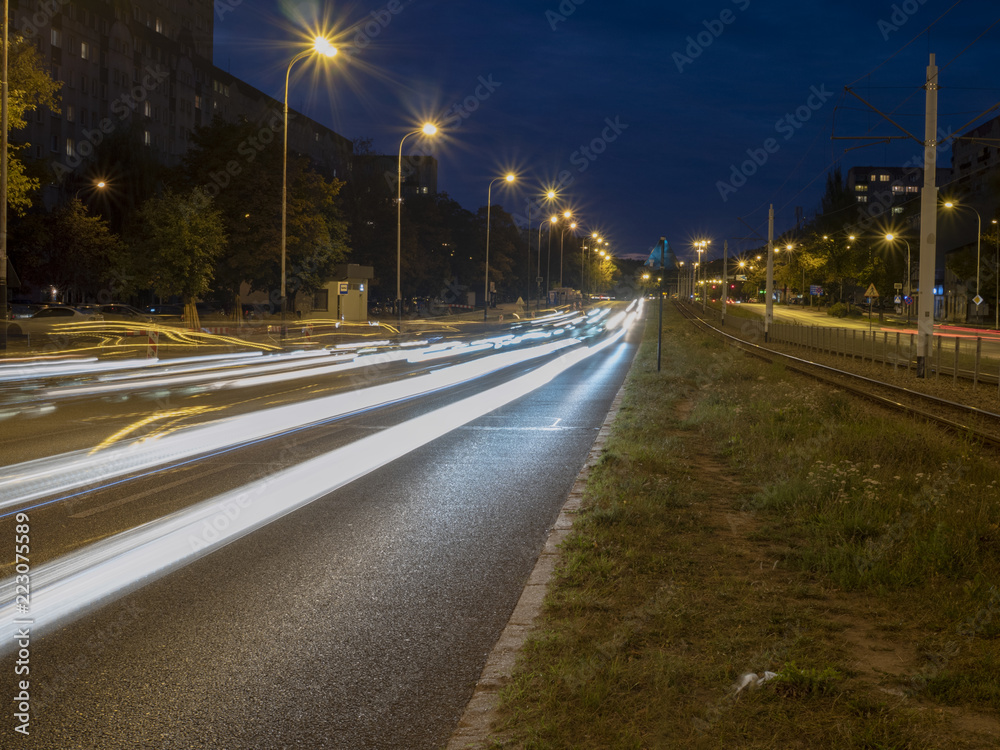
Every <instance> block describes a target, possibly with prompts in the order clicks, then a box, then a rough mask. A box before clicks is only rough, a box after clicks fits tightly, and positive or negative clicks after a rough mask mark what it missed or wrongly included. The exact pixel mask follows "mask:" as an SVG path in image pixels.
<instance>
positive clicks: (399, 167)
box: [396, 122, 437, 327]
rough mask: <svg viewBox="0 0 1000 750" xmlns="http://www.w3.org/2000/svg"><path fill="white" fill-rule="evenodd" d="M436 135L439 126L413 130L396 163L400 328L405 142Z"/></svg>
mask: <svg viewBox="0 0 1000 750" xmlns="http://www.w3.org/2000/svg"><path fill="white" fill-rule="evenodd" d="M420 133H423V134H424V135H434V134H435V133H437V126H436V125H434V124H433V123H429V122H428V123H427V124H425V125H424V126H423V127H422V128H419V129H418V130H411V131H410V132H409V133H407V134H406V135H404V136H403V138H402V139H401V140H400V141H399V159H398V160H397V161H396V311H397V316H398V317H397V320H398V322H399V326H400V327H402V325H403V295H402V281H401V279H402V275H403V274H402V268H403V229H402V226H403V141H405V140H406V139H407V138H409V137H410V136H411V135H419V134H420Z"/></svg>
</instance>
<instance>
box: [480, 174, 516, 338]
mask: <svg viewBox="0 0 1000 750" xmlns="http://www.w3.org/2000/svg"><path fill="white" fill-rule="evenodd" d="M501 180H506V181H507V182H513V181H514V175H512V174H508V175H506V176H504V177H497V178H496V179H494V180H492V181H491V182H490V186H489V187H488V188H487V189H486V280H485V281H484V282H483V320H484V321H485V320H486V319H487V318H488V317H489V314H490V203H491V201H492V200H493V199H492V194H493V183H494V182H500V181H501Z"/></svg>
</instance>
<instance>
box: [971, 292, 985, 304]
mask: <svg viewBox="0 0 1000 750" xmlns="http://www.w3.org/2000/svg"><path fill="white" fill-rule="evenodd" d="M972 301H973V302H975V303H976V307H979V306H980V305H981V304H983V298H982V297H980V296H979V295H978V294H977V295H976V296H975V297H973V298H972Z"/></svg>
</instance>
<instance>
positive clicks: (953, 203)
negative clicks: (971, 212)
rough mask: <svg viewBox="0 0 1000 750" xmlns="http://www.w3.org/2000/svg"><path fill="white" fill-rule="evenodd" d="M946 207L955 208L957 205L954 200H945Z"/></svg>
mask: <svg viewBox="0 0 1000 750" xmlns="http://www.w3.org/2000/svg"><path fill="white" fill-rule="evenodd" d="M944 207H945V208H954V207H955V202H954V201H945V203H944Z"/></svg>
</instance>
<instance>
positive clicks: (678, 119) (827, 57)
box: [215, 0, 1000, 258]
mask: <svg viewBox="0 0 1000 750" xmlns="http://www.w3.org/2000/svg"><path fill="white" fill-rule="evenodd" d="M216 9H217V12H216V20H215V62H216V64H217V65H219V66H220V67H222V68H225V69H228V70H230V71H231V72H232V73H233V74H234V75H237V76H238V77H240V78H242V79H244V80H246V81H248V82H250V83H251V84H253V85H254V86H256V87H258V88H260V89H261V90H263V91H265V92H267V93H268V94H271V95H272V96H274V97H275V98H277V99H279V100H280V99H281V98H282V97H283V88H284V75H285V70H286V68H287V65H288V61H289V60H290V59H291V57H292V56H293V55H294V54H295V53H296V51H297V50H298V49H301V48H302V47H301V46H299V47H296V46H295V45H296V44H297V43H299V44H300V43H301V36H302V34H304V33H306V31H307V30H308V29H310V28H316V27H317V25H318V24H320V23H322V22H323V19H324V18H325V19H326V20H327V21H328V22H332V23H333V24H334V25H335V27H336V28H338V29H340V31H341V34H340V37H339V46H340V47H341V49H342V50H343V52H344V53H345V54H341V55H338V57H337V58H335V59H334V60H333V61H332V62H328V63H325V67H326V70H323V71H321V72H320V71H319V69H318V67H317V66H316V65H315V63H309V64H306V63H298V64H297V66H296V68H295V70H294V71H293V78H292V86H291V93H290V104H291V106H292V107H294V108H296V109H299V110H300V111H303V112H304V113H305V114H307V115H309V116H310V117H312V118H314V119H316V120H319V121H320V122H323V123H324V124H326V125H328V126H330V127H332V128H333V129H334V130H336V131H337V132H339V133H341V134H343V135H344V136H346V137H348V138H351V139H354V138H359V137H360V138H371V139H372V140H373V142H374V145H375V147H376V148H377V149H378V150H380V151H383V152H386V153H396V152H397V150H398V148H399V139H400V137H401V136H402V135H403V134H404V133H406V132H407V131H408V130H411V129H413V128H414V127H415V126H416V125H417V124H419V122H421V121H422V120H423V119H424V118H427V117H429V116H433V117H434V118H435V119H437V120H438V121H439V122H440V121H447V122H450V123H452V125H451V127H449V128H447V132H446V133H445V134H444V135H443V137H438V138H435V139H434V140H433V141H416V140H407V148H406V149H405V150H406V151H412V150H414V148H418V149H424V150H425V151H426V152H427V153H431V154H433V155H434V156H436V157H437V158H438V160H439V171H438V181H439V182H438V187H439V189H440V190H442V191H444V192H447V193H449V194H450V195H451V196H452V197H453V198H455V199H456V200H458V201H459V202H460V203H461V204H462V205H463V206H465V207H466V208H468V209H470V210H475V209H476V208H477V207H478V206H480V205H485V203H486V190H487V185H488V184H489V182H490V180H491V179H492V178H493V177H496V176H499V175H500V174H502V173H503V171H504V170H505V169H508V168H513V169H514V170H515V171H517V172H518V173H519V175H520V179H519V181H518V183H517V189H516V190H514V189H508V188H506V187H503V188H501V187H495V189H494V203H495V204H501V205H503V206H504V208H506V209H507V210H508V211H511V212H513V213H516V214H519V215H521V216H522V217H523V216H524V213H525V210H524V207H525V204H526V202H527V199H528V197H529V196H534V195H535V194H537V193H540V192H541V186H542V185H548V184H551V183H556V182H557V181H558V180H559V179H560V176H562V179H563V183H564V185H563V188H562V190H561V191H560V192H561V196H562V197H563V201H564V202H565V203H567V204H569V205H570V206H571V207H572V208H573V209H574V210H576V211H577V212H578V213H579V216H580V217H581V219H582V221H583V223H584V224H585V225H586V226H587V227H588V228H591V227H593V228H597V229H599V230H600V231H601V232H602V233H603V234H605V235H606V236H608V237H609V239H610V241H611V243H612V246H613V248H614V250H615V252H616V253H619V254H626V253H636V252H645V251H648V248H649V247H651V246H652V245H653V244H655V242H656V241H657V239H658V238H659V237H660V236H661V235H663V236H666V237H667V238H668V240H669V241H670V243H671V246H672V247H673V248H675V251H676V252H677V254H678V256H679V257H681V258H684V257H687V256H689V255H690V254H692V252H693V251H692V249H691V242H692V241H693V240H694V239H695V238H699V237H707V238H711V239H712V240H713V243H712V248H713V250H715V251H717V252H718V253H721V250H722V240H723V239H727V238H728V239H730V240H733V241H731V242H730V247H731V248H733V249H735V250H739V249H740V247H749V246H751V245H752V244H757V243H756V242H754V243H751V242H738V241H736V238H741V237H746V236H748V235H749V234H751V230H750V229H748V228H747V226H746V225H745V224H743V223H741V222H740V221H739V220H738V218H737V217H742V218H743V219H745V220H746V221H747V222H748V223H749V224H750V225H751V226H753V227H754V228H755V229H756V230H757V231H758V232H759V233H760V234H762V235H765V234H766V231H767V206H768V204H769V203H773V204H774V206H775V212H776V233H778V232H781V231H783V230H785V229H788V228H790V227H792V226H793V225H794V221H795V207H796V206H801V207H802V208H803V209H804V211H805V214H806V216H807V217H808V216H809V215H811V214H812V213H813V212H814V211H815V209H816V207H817V205H818V201H819V197H820V195H821V194H822V190H823V183H824V177H825V174H826V172H827V171H828V169H829V168H830V167H831V166H834V165H835V164H840V165H841V166H842V168H843V169H844V171H845V173H846V170H847V168H848V167H850V166H854V165H876V166H880V165H886V166H889V165H895V164H902V163H904V162H906V161H908V160H910V159H912V158H913V157H914V156H918V155H920V154H921V147H920V146H919V145H918V144H917V143H915V142H912V141H910V142H907V141H896V142H893V144H891V145H888V146H887V145H878V146H872V147H868V148H863V149H857V150H853V151H850V152H848V153H846V154H845V149H848V148H851V147H857V146H859V145H861V142H860V141H832V140H831V135H832V134H834V132H836V134H838V135H861V134H865V133H868V132H869V131H871V132H873V133H874V134H877V135H896V134H898V131H896V130H894V129H893V128H892V127H891V126H889V125H886V124H884V123H882V122H881V121H880V120H879V118H878V117H877V116H875V115H873V114H869V113H868V112H866V111H864V108H863V105H862V104H861V103H860V102H858V101H857V100H856V99H853V98H852V97H849V96H846V97H845V95H844V94H843V90H844V87H845V86H853V87H854V88H855V90H856V91H857V92H858V93H859V94H861V95H862V96H864V97H865V98H867V99H869V100H870V101H872V102H873V103H875V104H876V105H878V106H879V107H880V108H882V109H883V110H884V111H886V112H889V111H892V112H894V113H895V114H894V117H896V118H897V120H898V121H899V122H900V123H901V124H902V125H904V126H906V127H907V128H908V129H910V131H911V132H912V133H914V134H916V135H918V136H919V137H922V136H923V112H924V96H923V91H922V88H921V87H922V85H923V82H924V71H925V68H926V66H927V62H928V53H929V52H933V53H935V54H936V55H937V64H938V65H939V66H940V67H941V68H942V71H941V74H940V81H941V86H942V91H941V95H940V113H941V116H940V126H941V127H942V128H945V129H947V128H948V127H951V128H953V129H957V128H959V127H960V126H962V125H964V124H965V123H967V122H968V121H969V120H970V119H972V118H973V117H974V116H975V114H976V113H978V112H981V111H983V110H985V109H987V108H988V107H990V106H992V105H993V104H994V103H996V102H998V101H1000V81H998V80H997V71H998V70H1000V44H998V42H1000V24H998V25H996V26H993V27H992V28H990V27H991V25H992V24H995V23H997V20H998V18H1000V9H998V7H997V5H996V2H995V0H960V1H959V2H957V3H956V2H954V0H927V1H926V2H921V1H920V0H905V1H904V2H901V1H899V0H892V1H891V2H890V1H888V0H840V1H838V2H820V3H806V2H801V0H795V1H792V0H768V2H766V3H765V2H764V0H708V1H707V2H702V3H697V4H695V3H679V2H677V3H674V2H649V1H647V0H641V1H639V2H629V1H627V0H620V1H619V2H615V3H611V2H607V1H606V0H603V1H602V0H583V1H581V0H561V2H560V0H551V1H548V2H547V1H546V0H537V1H535V2H528V1H527V0H513V1H511V0H507V1H506V2H481V1H480V2H471V1H469V0H447V1H446V0H390V1H389V2H371V0H354V1H353V2H345V3H337V4H330V3H326V4H320V3H315V2H299V1H298V0H296V1H294V2H293V1H292V0H285V2H275V0H216ZM393 11H395V12H393ZM373 13H374V14H375V15H374V16H373V15H372V14H373ZM942 15H943V17H941V16H942ZM928 26H930V29H929V30H928V28H927V27H928ZM984 31H985V34H983V32H984ZM980 34H983V36H982V37H981V38H980V39H979V40H978V41H975V40H976V38H977V37H978V36H980ZM970 44H971V45H972V46H971V47H969V46H968V45H970ZM967 47H968V49H966V48H967ZM963 50H965V51H964V53H963ZM300 66H301V67H300ZM994 114H996V113H994ZM789 116H791V119H789ZM977 122H978V121H977ZM769 139H770V140H769ZM411 147H412V148H411ZM584 149H586V151H585V150H584ZM748 151H749V153H748ZM753 156H756V157H757V161H758V162H760V164H759V166H757V165H753V166H755V167H756V169H755V172H754V174H752V175H751V176H750V177H748V178H747V179H746V181H745V184H743V183H741V182H740V180H739V179H737V180H735V181H733V179H732V172H733V167H734V166H736V167H737V168H738V167H739V166H740V165H742V164H743V162H746V161H747V160H748V159H750V158H751V157H753ZM765 157H766V158H765ZM949 164H950V153H946V154H945V155H944V157H943V161H942V163H941V164H940V166H948V165H949ZM744 171H750V169H749V168H747V169H746V170H744ZM726 183H729V185H730V188H726V187H725V184H726ZM735 183H740V184H739V185H738V187H735V186H734V184H735ZM531 225H532V228H533V229H537V226H538V215H537V213H536V214H534V215H533V216H532V221H531ZM714 254H715V253H714V252H713V255H714Z"/></svg>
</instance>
